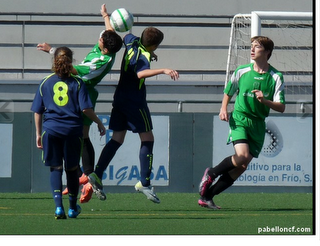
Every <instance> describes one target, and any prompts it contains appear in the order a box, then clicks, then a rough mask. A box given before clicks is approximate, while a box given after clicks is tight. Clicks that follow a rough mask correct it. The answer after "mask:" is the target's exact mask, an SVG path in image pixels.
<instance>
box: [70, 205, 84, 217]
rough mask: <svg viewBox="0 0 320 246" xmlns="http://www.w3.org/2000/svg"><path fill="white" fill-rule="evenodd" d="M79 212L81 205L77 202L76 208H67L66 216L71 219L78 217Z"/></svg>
mask: <svg viewBox="0 0 320 246" xmlns="http://www.w3.org/2000/svg"><path fill="white" fill-rule="evenodd" d="M80 213H81V207H80V206H79V205H78V204H77V209H76V210H75V209H71V208H69V211H68V217H69V218H71V219H75V218H77V217H78V215H79V214H80Z"/></svg>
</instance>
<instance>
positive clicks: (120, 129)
mask: <svg viewBox="0 0 320 246" xmlns="http://www.w3.org/2000/svg"><path fill="white" fill-rule="evenodd" d="M162 40H163V33H162V32H161V31H160V30H158V29H156V28H154V27H148V28H146V29H145V30H144V31H143V32H142V35H141V38H139V37H136V36H134V35H133V34H127V35H126V36H125V37H124V39H123V43H124V45H125V48H126V50H125V53H124V56H123V59H122V64H121V75H120V79H119V83H118V85H117V88H116V91H115V93H114V101H113V108H112V112H111V118H110V124H109V128H110V129H112V130H113V135H112V139H111V140H110V141H109V142H108V143H107V144H106V146H105V147H104V149H103V150H102V153H101V155H100V158H99V161H98V163H97V165H96V168H95V172H93V173H92V174H90V175H89V182H90V183H91V184H92V186H93V189H94V190H95V193H96V194H97V196H98V198H99V199H101V200H105V199H106V196H105V194H104V192H103V186H102V182H101V179H102V175H103V172H104V171H105V170H106V168H107V167H108V165H109V163H110V161H111V160H112V158H113V156H114V155H115V154H116V152H117V150H118V149H119V147H120V146H121V145H122V143H123V142H124V138H125V135H126V132H127V130H130V131H132V132H134V133H138V134H139V136H140V140H141V146H140V153H139V159H140V176H141V179H140V181H139V182H138V183H137V184H136V185H135V189H136V190H137V191H139V192H142V193H143V194H144V195H146V196H147V198H148V199H149V200H151V201H153V202H155V203H159V202H160V200H159V198H158V197H157V196H156V194H155V193H154V192H153V188H152V187H151V185H150V175H151V169H152V160H153V143H154V136H153V133H152V121H151V116H150V112H149V108H148V106H147V101H146V85H145V79H146V78H148V77H151V76H155V75H158V74H167V75H169V76H170V77H171V78H172V79H173V80H176V79H178V78H179V74H178V72H177V71H175V70H172V69H166V68H164V69H151V68H150V61H151V60H152V58H156V56H155V54H154V51H155V50H156V49H157V48H158V46H159V45H160V43H161V42H162Z"/></svg>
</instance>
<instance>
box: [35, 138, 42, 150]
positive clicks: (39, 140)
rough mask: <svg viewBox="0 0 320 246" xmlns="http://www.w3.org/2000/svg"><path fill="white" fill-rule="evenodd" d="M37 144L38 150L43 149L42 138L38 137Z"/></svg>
mask: <svg viewBox="0 0 320 246" xmlns="http://www.w3.org/2000/svg"><path fill="white" fill-rule="evenodd" d="M36 144H37V148H38V149H42V148H43V147H42V141H41V136H37V138H36Z"/></svg>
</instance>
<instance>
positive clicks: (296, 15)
mask: <svg viewBox="0 0 320 246" xmlns="http://www.w3.org/2000/svg"><path fill="white" fill-rule="evenodd" d="M239 17H243V18H250V19H251V37H254V36H259V35H261V20H306V21H308V20H312V19H313V14H312V12H283V11H252V12H251V14H237V15H235V16H234V17H233V19H232V23H231V32H230V41H229V50H228V58H227V69H226V79H225V86H226V85H227V83H228V80H229V74H230V60H231V52H232V47H233V45H234V44H233V36H234V29H235V24H236V23H235V22H236V19H237V18H239Z"/></svg>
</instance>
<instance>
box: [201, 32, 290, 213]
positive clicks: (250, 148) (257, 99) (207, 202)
mask: <svg viewBox="0 0 320 246" xmlns="http://www.w3.org/2000/svg"><path fill="white" fill-rule="evenodd" d="M273 47H274V43H273V41H272V40H271V39H270V38H268V37H264V36H256V37H252V38H251V53H250V55H251V59H252V60H253V61H254V62H253V63H250V64H246V65H242V66H239V67H238V68H237V69H236V70H235V71H234V73H233V75H232V76H231V79H230V81H229V82H228V84H227V86H226V88H225V90H224V96H223V99H222V105H221V109H220V114H219V117H220V119H221V120H223V121H227V122H229V127H230V132H229V140H230V141H229V142H232V143H233V146H234V150H235V153H234V155H231V156H228V157H226V158H225V159H224V160H222V161H221V162H220V163H219V164H218V165H217V166H215V167H211V168H207V169H206V170H205V172H204V175H203V177H202V180H201V182H200V185H199V193H200V196H201V197H200V199H199V200H198V204H199V205H200V206H202V207H206V208H210V209H219V208H220V207H219V206H217V205H216V204H215V203H214V202H213V197H214V196H216V195H218V194H220V193H221V192H222V191H224V190H226V189H227V188H229V187H230V186H232V185H233V183H234V181H235V180H236V179H237V178H238V177H239V176H240V175H241V174H242V173H243V172H244V171H245V170H246V169H247V166H248V165H249V163H250V162H251V160H252V159H253V158H258V156H259V154H260V152H261V149H262V146H263V143H264V138H265V130H266V125H265V118H266V117H268V115H269V112H270V109H273V110H275V111H278V112H281V113H283V112H284V110H285V96H284V82H283V75H282V73H280V72H279V71H278V70H276V69H275V68H274V67H273V66H271V65H270V64H269V63H268V60H269V58H270V57H271V54H272V51H273ZM234 94H236V95H237V98H236V101H235V105H234V110H233V112H232V114H231V115H230V117H229V115H228V110H227V107H228V104H229V102H230V100H231V98H232V96H233V95H234ZM219 176H220V177H219ZM218 177H219V179H218V181H217V182H216V183H215V184H214V185H212V184H213V182H214V180H215V179H216V178H218Z"/></svg>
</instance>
